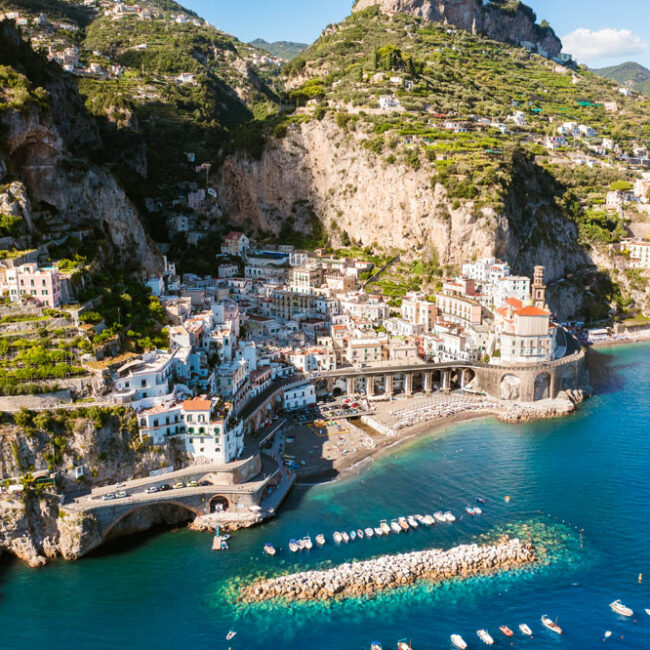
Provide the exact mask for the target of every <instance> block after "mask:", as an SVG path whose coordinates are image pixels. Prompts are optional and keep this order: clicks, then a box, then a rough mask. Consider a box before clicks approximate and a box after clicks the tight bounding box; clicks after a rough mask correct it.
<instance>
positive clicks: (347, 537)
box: [341, 531, 350, 544]
mask: <svg viewBox="0 0 650 650" xmlns="http://www.w3.org/2000/svg"><path fill="white" fill-rule="evenodd" d="M341 539H342V540H343V541H344V542H345V543H346V544H347V543H348V542H349V541H350V536H349V535H348V534H347V533H346V532H345V531H343V532H342V533H341Z"/></svg>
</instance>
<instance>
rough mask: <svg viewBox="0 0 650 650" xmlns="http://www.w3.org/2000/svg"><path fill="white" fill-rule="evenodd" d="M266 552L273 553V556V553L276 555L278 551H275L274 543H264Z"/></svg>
mask: <svg viewBox="0 0 650 650" xmlns="http://www.w3.org/2000/svg"><path fill="white" fill-rule="evenodd" d="M264 552H265V553H266V554H267V555H271V556H273V555H275V553H276V551H275V547H274V546H273V544H264Z"/></svg>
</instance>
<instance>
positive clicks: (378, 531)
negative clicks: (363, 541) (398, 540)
mask: <svg viewBox="0 0 650 650" xmlns="http://www.w3.org/2000/svg"><path fill="white" fill-rule="evenodd" d="M374 530H375V535H377V537H381V536H382V535H384V534H385V533H384V529H383V528H382V527H381V526H377V528H375V529H374ZM389 531H390V529H389Z"/></svg>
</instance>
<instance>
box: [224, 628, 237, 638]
mask: <svg viewBox="0 0 650 650" xmlns="http://www.w3.org/2000/svg"><path fill="white" fill-rule="evenodd" d="M236 636H237V632H233V631H232V630H230V632H228V634H226V641H230V639H234V638H235V637H236Z"/></svg>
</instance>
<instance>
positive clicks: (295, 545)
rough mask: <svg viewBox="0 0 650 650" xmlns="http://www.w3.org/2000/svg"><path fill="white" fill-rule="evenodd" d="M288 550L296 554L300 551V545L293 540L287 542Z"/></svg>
mask: <svg viewBox="0 0 650 650" xmlns="http://www.w3.org/2000/svg"><path fill="white" fill-rule="evenodd" d="M289 550H290V551H291V552H292V553H297V552H298V551H299V550H300V544H299V543H298V541H297V540H295V539H290V540H289Z"/></svg>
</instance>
